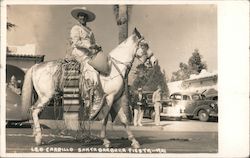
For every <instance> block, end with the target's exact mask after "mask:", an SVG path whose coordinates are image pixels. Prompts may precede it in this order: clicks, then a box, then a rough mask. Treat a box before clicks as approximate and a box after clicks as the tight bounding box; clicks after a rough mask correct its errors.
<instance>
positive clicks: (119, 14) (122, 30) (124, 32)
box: [113, 5, 131, 43]
mask: <svg viewBox="0 0 250 158" xmlns="http://www.w3.org/2000/svg"><path fill="white" fill-rule="evenodd" d="M113 9H114V14H115V17H116V23H117V26H118V28H119V43H121V42H122V41H124V40H125V39H126V38H127V37H128V13H129V10H130V9H131V7H130V6H127V5H114V8H113Z"/></svg>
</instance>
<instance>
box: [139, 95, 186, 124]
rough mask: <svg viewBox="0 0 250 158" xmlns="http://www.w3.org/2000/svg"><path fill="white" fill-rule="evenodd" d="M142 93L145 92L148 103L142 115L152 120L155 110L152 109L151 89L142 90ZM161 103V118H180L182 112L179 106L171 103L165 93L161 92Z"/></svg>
mask: <svg viewBox="0 0 250 158" xmlns="http://www.w3.org/2000/svg"><path fill="white" fill-rule="evenodd" d="M143 93H144V94H145V96H146V98H147V103H148V104H147V106H146V108H145V110H144V117H145V118H151V119H153V120H154V118H155V110H154V104H153V102H152V96H153V91H144V92H143ZM161 103H162V107H161V109H160V117H161V119H163V118H165V119H175V120H181V119H182V116H183V112H182V111H181V110H180V107H178V106H176V105H172V104H171V101H170V100H169V99H168V96H167V94H165V93H163V95H162V100H161Z"/></svg>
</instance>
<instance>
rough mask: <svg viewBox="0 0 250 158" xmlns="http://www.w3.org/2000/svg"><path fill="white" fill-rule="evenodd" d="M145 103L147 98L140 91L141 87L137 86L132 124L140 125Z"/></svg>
mask: <svg viewBox="0 0 250 158" xmlns="http://www.w3.org/2000/svg"><path fill="white" fill-rule="evenodd" d="M146 104H147V100H146V97H145V95H144V94H143V93H142V88H138V94H137V95H136V96H135V106H134V126H142V119H143V115H144V109H145V106H146Z"/></svg>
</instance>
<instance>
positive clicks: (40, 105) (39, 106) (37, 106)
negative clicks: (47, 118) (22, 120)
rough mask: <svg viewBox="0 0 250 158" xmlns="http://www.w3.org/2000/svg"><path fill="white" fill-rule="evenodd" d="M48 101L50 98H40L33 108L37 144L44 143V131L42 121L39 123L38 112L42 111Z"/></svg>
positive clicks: (34, 133)
mask: <svg viewBox="0 0 250 158" xmlns="http://www.w3.org/2000/svg"><path fill="white" fill-rule="evenodd" d="M48 101H49V99H44V100H40V99H38V100H37V102H36V103H35V105H34V107H33V109H32V117H33V122H34V126H33V135H34V137H35V142H36V145H41V144H42V131H41V126H40V123H39V118H38V114H39V113H40V112H41V111H42V109H43V108H44V105H45V104H46V103H47V102H48Z"/></svg>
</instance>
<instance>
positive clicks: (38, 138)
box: [35, 134, 42, 146]
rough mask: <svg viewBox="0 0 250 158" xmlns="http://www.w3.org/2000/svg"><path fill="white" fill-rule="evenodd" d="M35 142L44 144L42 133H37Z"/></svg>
mask: <svg viewBox="0 0 250 158" xmlns="http://www.w3.org/2000/svg"><path fill="white" fill-rule="evenodd" d="M35 142H36V145H38V146H39V145H42V135H41V134H36V136H35Z"/></svg>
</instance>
